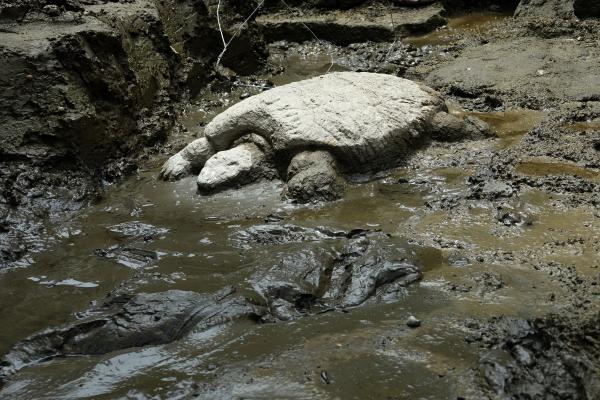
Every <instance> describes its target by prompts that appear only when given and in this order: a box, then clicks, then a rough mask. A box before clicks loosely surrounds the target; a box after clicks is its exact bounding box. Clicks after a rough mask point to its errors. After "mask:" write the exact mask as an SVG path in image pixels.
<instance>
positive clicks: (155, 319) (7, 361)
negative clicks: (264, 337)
mask: <svg viewBox="0 0 600 400" xmlns="http://www.w3.org/2000/svg"><path fill="white" fill-rule="evenodd" d="M87 314H89V316H88V317H86V318H85V319H83V320H80V321H77V322H73V323H70V324H67V325H64V326H62V327H58V328H51V329H47V330H45V331H42V332H40V333H37V334H35V335H33V336H31V337H29V338H27V339H25V340H23V341H21V342H19V343H17V344H16V345H15V346H14V347H13V349H12V350H11V351H10V352H9V353H8V354H7V355H6V356H5V357H4V358H3V360H2V362H1V363H0V382H1V381H2V379H3V378H6V377H7V376H9V375H11V374H12V373H14V372H16V371H17V370H19V369H21V368H24V367H26V366H27V365H30V364H33V363H36V362H40V361H43V360H47V359H50V358H54V357H59V356H67V355H86V354H87V355H93V354H106V353H109V352H112V351H116V350H121V349H126V348H131V347H140V346H148V345H157V344H163V343H168V342H172V341H174V340H177V339H180V338H182V337H183V336H185V335H186V334H187V333H189V332H190V331H191V330H193V329H208V328H210V327H212V326H215V325H219V324H223V323H227V322H229V321H230V320H232V319H236V318H243V317H250V318H253V317H260V316H262V311H261V309H260V307H256V306H252V305H249V304H248V303H247V302H246V301H245V300H244V299H243V298H241V297H239V296H237V295H236V294H235V290H234V289H231V288H227V289H224V290H222V291H220V292H218V293H216V294H214V295H203V294H198V293H194V292H185V291H180V290H169V291H166V292H160V293H151V294H147V293H140V294H137V295H135V296H128V295H120V296H115V297H112V298H110V299H109V300H107V301H106V302H104V304H102V306H101V307H99V308H98V309H94V310H90V311H89V312H88V313H87Z"/></svg>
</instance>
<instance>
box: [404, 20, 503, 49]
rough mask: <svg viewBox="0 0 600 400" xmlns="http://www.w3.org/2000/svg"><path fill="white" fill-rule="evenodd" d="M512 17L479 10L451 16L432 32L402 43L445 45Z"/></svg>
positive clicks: (483, 30) (409, 38)
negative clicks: (444, 23) (446, 22)
mask: <svg viewBox="0 0 600 400" xmlns="http://www.w3.org/2000/svg"><path fill="white" fill-rule="evenodd" d="M510 17H512V13H491V12H480V13H472V14H468V15H461V16H455V17H451V18H449V20H448V24H447V25H445V26H443V27H441V28H438V29H437V30H435V31H434V32H431V33H428V34H426V35H422V36H411V37H407V38H405V39H403V40H402V41H403V42H404V43H408V44H412V45H413V46H416V47H423V46H447V45H450V44H452V43H455V42H457V41H458V40H460V39H462V38H464V37H473V36H475V35H480V34H482V33H485V31H487V30H488V29H489V28H490V26H491V25H492V24H493V23H496V22H501V21H503V20H505V19H507V18H510Z"/></svg>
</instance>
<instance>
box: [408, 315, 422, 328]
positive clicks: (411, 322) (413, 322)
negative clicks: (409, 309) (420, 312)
mask: <svg viewBox="0 0 600 400" xmlns="http://www.w3.org/2000/svg"><path fill="white" fill-rule="evenodd" d="M406 326H408V327H409V328H418V327H420V326H421V320H419V319H417V318H416V317H415V316H413V315H411V316H410V317H408V319H407V320H406Z"/></svg>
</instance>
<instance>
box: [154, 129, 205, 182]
mask: <svg viewBox="0 0 600 400" xmlns="http://www.w3.org/2000/svg"><path fill="white" fill-rule="evenodd" d="M213 154H215V150H214V148H213V146H212V145H211V144H210V143H209V142H208V140H206V138H200V139H196V140H194V141H193V142H191V143H190V144H188V145H187V146H185V147H184V148H183V150H181V151H180V152H179V153H177V154H175V155H173V156H171V158H169V159H168V160H167V161H166V162H165V163H164V164H163V166H162V168H161V169H160V173H159V178H160V179H162V180H165V181H176V180H179V179H181V178H185V177H186V176H189V175H191V174H193V173H197V172H199V171H200V170H201V169H202V167H203V166H204V164H205V163H206V161H207V160H208V159H209V158H210V157H211V156H212V155H213Z"/></svg>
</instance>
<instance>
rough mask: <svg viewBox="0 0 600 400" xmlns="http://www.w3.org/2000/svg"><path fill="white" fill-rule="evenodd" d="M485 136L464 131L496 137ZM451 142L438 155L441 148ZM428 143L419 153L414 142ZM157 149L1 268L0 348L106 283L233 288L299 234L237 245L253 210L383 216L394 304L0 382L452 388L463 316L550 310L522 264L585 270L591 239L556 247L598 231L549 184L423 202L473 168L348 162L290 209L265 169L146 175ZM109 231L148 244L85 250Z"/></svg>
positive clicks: (426, 393)
mask: <svg viewBox="0 0 600 400" xmlns="http://www.w3.org/2000/svg"><path fill="white" fill-rule="evenodd" d="M305 61H306V60H305ZM313 61H314V62H313ZM313 61H310V62H308V64H310V65H311V66H310V67H306V68H296V70H292V72H293V74H292V75H285V74H283V75H281V76H280V77H279V78H278V79H281V81H280V82H279V83H278V84H281V83H285V82H286V81H289V80H295V79H299V78H301V77H307V76H306V75H307V74H308V75H310V74H318V73H322V72H325V71H326V70H327V69H328V68H329V61H327V60H325V59H322V58H319V57H316V58H315V60H313ZM323 69H324V71H323ZM310 71H312V72H310ZM245 90H252V88H237V89H235V91H234V93H232V94H231V95H229V96H228V98H229V99H230V100H228V101H226V102H223V103H222V104H220V105H219V106H218V107H215V106H212V107H205V108H204V109H202V110H198V109H196V110H192V111H191V112H190V114H188V117H187V118H188V119H186V120H184V123H185V124H188V126H189V127H190V128H195V127H196V126H197V125H198V123H200V122H206V121H208V120H210V118H212V116H213V115H214V114H215V113H217V112H218V110H220V109H222V108H219V107H227V106H228V105H230V104H232V103H234V102H235V101H238V100H239V94H240V92H243V91H245ZM256 90H260V89H256ZM221 100H222V98H219V101H221ZM198 107H200V106H198ZM194 113H196V114H194ZM515 113H516V114H515ZM515 113H513V112H510V111H509V112H506V113H504V114H490V115H478V116H480V117H482V118H485V119H486V120H487V121H488V122H490V123H491V125H492V126H493V127H494V128H495V129H497V131H498V132H500V133H501V132H507V134H508V135H510V134H512V133H515V134H516V135H517V136H518V135H522V134H523V133H525V132H526V131H527V130H529V129H530V128H531V127H532V125H534V124H536V123H537V122H536V121H538V119H537V118H538V117H539V116H537V117H535V118H534V117H533V116H531V115H530V114H529V113H528V112H515ZM517 116H518V117H517ZM529 117H531V118H529ZM498 142H499V141H498V140H495V141H482V142H481V143H478V144H477V145H478V146H481V147H484V148H485V147H489V148H495V147H496V146H497V145H498ZM454 150H455V149H452V148H448V149H447V150H446V151H447V153H446V154H443V155H444V156H446V157H447V158H449V159H451V158H452V157H453V154H454V153H453V151H454ZM438 155H439V154H438V153H434V152H430V151H429V150H425V151H424V152H423V153H420V154H419V155H418V156H417V157H421V158H422V159H423V160H428V159H431V158H438ZM162 161H163V160H152V161H150V162H149V163H148V165H146V169H145V170H143V171H142V172H140V173H139V174H138V175H137V176H134V177H131V178H130V179H129V180H127V181H126V182H124V183H123V184H121V185H119V186H118V187H114V188H111V189H110V190H108V192H107V194H106V197H105V198H104V199H103V200H102V201H101V202H100V203H99V204H97V205H96V206H94V207H93V208H90V209H88V210H85V212H83V213H82V214H81V215H79V216H78V217H77V218H74V219H73V220H72V221H70V222H69V223H68V224H67V225H66V226H65V228H64V232H65V233H64V235H63V238H62V239H61V241H60V242H59V243H58V244H57V245H56V246H54V247H53V248H52V249H51V250H49V251H46V252H44V253H40V254H37V255H36V256H35V257H34V259H33V260H32V265H31V266H30V267H28V268H23V269H17V270H13V271H10V272H7V273H6V274H4V275H3V276H2V279H0V304H2V307H1V308H0V318H1V320H2V321H4V323H3V327H2V329H0V353H4V352H5V351H6V350H8V349H9V348H10V346H11V345H12V344H13V343H15V342H16V341H18V340H19V339H22V338H24V337H26V336H27V335H30V334H32V333H34V332H35V331H37V330H40V329H43V328H45V327H48V326H53V325H56V324H60V323H62V322H66V321H71V320H73V319H75V318H77V313H78V312H80V311H82V310H84V309H85V308H86V307H87V305H88V303H89V302H90V301H92V300H96V299H99V298H102V297H103V296H104V295H105V294H106V293H107V292H109V291H111V290H114V289H116V288H120V287H121V288H123V287H124V288H127V290H129V291H133V292H155V291H162V290H168V289H182V290H193V291H197V292H203V293H210V292H214V291H216V290H218V289H220V288H222V287H224V286H226V285H235V286H237V287H239V288H240V289H242V290H243V289H244V288H247V287H248V279H249V277H250V276H252V275H254V274H255V273H260V272H261V271H264V270H265V269H266V268H269V267H270V266H272V265H274V264H276V263H277V262H278V261H279V260H280V259H281V257H282V256H283V255H285V254H289V253H290V252H292V251H294V250H297V249H299V248H302V247H303V246H304V244H302V243H283V244H272V245H258V244H252V243H243V244H240V243H238V242H236V240H235V238H236V235H237V234H238V232H239V231H241V230H243V229H246V228H248V227H251V226H253V225H257V224H264V223H265V220H274V219H277V220H279V219H280V220H281V221H282V223H289V224H294V225H299V226H305V227H318V226H324V227H328V228H331V229H354V228H362V229H379V230H382V231H384V232H386V233H388V234H390V235H392V237H393V238H394V242H395V245H396V246H399V247H403V248H406V249H407V251H408V252H409V253H410V254H412V255H413V258H414V259H415V260H416V262H417V263H418V264H419V265H420V266H421V268H422V269H423V271H424V278H423V280H422V281H421V282H419V283H418V284H415V285H413V286H411V287H410V288H409V290H408V292H407V294H406V296H405V297H404V298H403V299H401V300H400V301H399V302H396V303H392V304H386V305H377V306H366V307H362V308H356V309H351V310H348V311H349V312H330V313H325V314H321V315H315V316H310V317H306V318H303V319H300V320H297V321H293V322H280V323H275V324H263V325H255V324H254V323H251V322H235V323H230V324H228V325H224V326H219V327H215V328H212V329H211V330H209V331H205V332H196V333H192V334H191V335H189V336H188V337H186V338H184V339H183V340H180V341H178V342H175V343H171V344H167V345H162V346H152V347H147V348H142V349H130V350H125V351H121V352H117V353H112V354H108V355H105V356H90V357H70V358H66V359H58V360H52V361H49V362H46V363H43V364H40V365H38V366H35V367H31V368H27V369H24V370H23V371H21V372H20V373H19V374H17V375H16V376H15V377H14V378H13V379H12V380H11V381H10V382H9V383H8V385H7V386H6V387H5V388H4V389H3V390H2V392H0V397H2V398H7V399H36V398H46V399H48V398H51V399H57V398H60V399H66V398H99V399H112V398H136V399H145V398H187V397H189V396H191V395H195V396H196V397H197V398H206V399H215V398H257V399H259V398H260V399H267V398H269V399H270V398H294V399H315V398H317V399H318V398H322V399H335V398H343V399H346V398H348V399H352V398H356V399H365V398H407V399H409V398H410V399H413V398H436V399H442V398H443V399H445V398H455V397H456V396H459V395H461V394H462V393H463V391H462V388H461V384H460V382H461V377H462V376H463V375H464V374H465V372H466V371H467V370H468V369H469V368H471V367H472V365H473V362H474V361H475V360H476V359H477V358H478V348H477V346H475V345H470V344H468V343H467V342H465V340H464V337H465V335H466V333H467V328H466V327H465V321H467V320H471V319H476V320H477V319H486V318H489V317H491V316H497V315H511V316H521V317H529V316H538V315H541V314H543V313H545V312H547V311H550V310H555V309H556V308H557V307H559V304H560V299H561V298H562V297H563V296H566V295H567V294H568V293H566V289H565V288H564V287H563V286H562V285H560V284H559V283H558V282H556V281H555V280H554V279H552V278H551V277H550V276H549V275H548V274H547V273H545V272H544V271H542V270H539V269H536V268H533V267H532V265H534V264H532V263H533V262H534V261H535V262H536V263H540V262H552V261H556V262H562V263H566V264H568V265H574V266H575V267H576V268H577V269H578V270H580V271H582V272H583V273H587V272H589V271H593V270H594V267H597V261H596V260H597V257H598V253H597V250H596V249H595V248H594V243H593V242H589V241H585V240H584V241H578V240H575V241H572V242H568V243H566V244H562V245H556V243H561V242H564V241H565V238H588V237H597V236H598V234H600V227H599V226H598V223H597V221H596V220H595V218H594V216H593V210H591V209H590V208H586V207H578V208H568V209H567V208H565V207H563V206H561V205H560V204H559V202H557V201H556V200H557V196H550V195H548V194H545V193H542V192H538V191H534V190H525V191H523V192H522V193H521V194H520V195H519V196H517V197H516V198H512V199H510V200H506V201H499V202H498V204H495V203H490V202H484V201H475V200H472V201H463V202H462V203H461V204H460V205H459V206H458V207H454V208H449V209H446V208H444V207H439V206H437V205H439V204H443V202H444V201H446V200H447V199H452V198H454V197H459V198H461V197H462V198H465V197H466V193H467V192H468V190H469V188H468V186H467V183H466V182H467V179H468V177H469V176H470V175H472V174H473V173H474V172H475V166H473V168H472V169H471V168H468V167H461V168H457V167H452V166H442V165H439V166H431V165H429V164H428V163H426V162H424V163H422V164H419V163H418V162H413V163H411V164H410V166H408V167H405V168H400V169H397V170H395V171H390V172H389V173H387V174H381V175H380V176H377V177H360V176H357V177H353V180H354V182H355V183H354V184H353V185H352V186H351V187H350V189H349V191H348V194H347V196H346V197H345V198H344V199H343V200H341V201H337V202H335V203H331V204H324V205H313V206H298V205H293V204H290V203H288V202H285V201H282V200H281V198H280V196H279V193H280V191H281V184H280V183H265V184H258V185H254V186H251V187H248V188H244V189H241V190H237V191H230V192H225V193H222V194H218V195H215V196H213V197H200V196H198V195H196V193H195V184H194V178H188V179H184V180H182V181H180V182H176V183H168V182H160V181H157V180H156V175H157V171H158V168H159V166H160V164H161V162H162ZM498 207H503V209H505V210H509V211H510V210H513V211H515V212H522V213H525V214H527V216H528V221H530V223H528V224H518V225H516V226H505V225H504V224H502V223H500V222H499V220H498ZM132 221H139V222H142V223H144V224H148V225H151V226H153V227H155V228H157V229H158V233H157V234H156V235H154V236H152V237H146V238H144V237H143V236H144V235H140V236H125V235H123V234H119V233H117V232H114V230H115V229H114V226H115V225H117V224H121V223H127V222H132ZM319 245H323V246H327V245H328V243H327V241H323V242H322V243H320V244H319ZM111 246H130V247H135V248H138V249H142V250H146V251H152V252H155V253H154V254H156V259H155V260H151V261H150V262H149V263H147V264H136V263H131V262H123V260H119V259H115V258H106V257H101V256H99V255H98V254H100V253H98V252H97V251H96V250H98V249H107V248H111ZM535 265H537V264H535ZM551 294H552V295H553V296H552V297H551ZM409 315H415V316H417V317H418V318H419V319H421V320H423V325H422V327H421V328H418V329H416V330H412V329H409V328H408V327H406V325H405V321H406V318H407V317H408V316H409ZM323 374H325V376H326V377H327V379H323V378H322V376H323Z"/></svg>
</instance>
